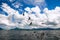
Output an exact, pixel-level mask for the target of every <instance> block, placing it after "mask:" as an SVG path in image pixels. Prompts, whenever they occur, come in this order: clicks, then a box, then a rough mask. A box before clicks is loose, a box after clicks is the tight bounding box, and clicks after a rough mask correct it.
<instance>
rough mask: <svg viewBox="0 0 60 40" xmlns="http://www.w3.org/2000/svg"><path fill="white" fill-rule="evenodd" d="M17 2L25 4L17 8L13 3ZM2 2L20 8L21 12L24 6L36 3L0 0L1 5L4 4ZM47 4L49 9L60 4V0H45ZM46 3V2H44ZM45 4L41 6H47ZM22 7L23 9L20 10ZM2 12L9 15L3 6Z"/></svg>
mask: <svg viewBox="0 0 60 40" xmlns="http://www.w3.org/2000/svg"><path fill="white" fill-rule="evenodd" d="M15 2H19V3H21V4H23V6H20V7H19V8H15V7H14V6H13V5H12V4H13V3H15ZM26 2H28V0H26ZM2 3H7V4H8V5H9V6H10V7H11V8H13V9H15V10H18V11H19V12H20V13H22V12H24V8H26V7H30V8H31V7H34V6H35V5H32V3H30V2H29V3H25V2H24V0H14V1H13V2H10V1H8V0H0V7H1V5H2ZM45 3H46V6H45V7H47V8H48V9H49V10H51V9H54V8H55V7H56V6H60V0H45ZM44 5H45V4H44ZM44 5H42V6H41V9H43V8H45V7H44ZM19 9H21V10H22V11H21V10H19ZM0 12H1V13H2V14H6V15H8V14H7V13H6V12H4V11H3V10H2V9H1V8H0Z"/></svg>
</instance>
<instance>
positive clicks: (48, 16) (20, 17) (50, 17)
mask: <svg viewBox="0 0 60 40" xmlns="http://www.w3.org/2000/svg"><path fill="white" fill-rule="evenodd" d="M1 8H2V9H3V10H4V11H5V12H7V13H8V16H5V15H2V14H0V28H2V29H6V30H9V29H14V28H21V29H24V28H26V29H27V27H28V28H29V29H32V28H60V27H59V26H60V19H59V18H60V7H56V8H55V9H53V10H48V8H45V9H44V10H43V12H44V13H43V14H41V10H40V8H39V6H36V7H33V8H29V7H26V8H25V12H24V13H22V14H19V12H18V11H17V10H14V9H12V8H11V7H10V6H8V5H7V4H6V3H2V7H1ZM26 11H27V12H26ZM32 12H34V14H33V13H32Z"/></svg>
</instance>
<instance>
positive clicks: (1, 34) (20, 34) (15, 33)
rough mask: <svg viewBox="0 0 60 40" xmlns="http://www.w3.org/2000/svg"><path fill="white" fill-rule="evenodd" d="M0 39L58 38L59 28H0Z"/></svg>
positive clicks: (32, 39)
mask: <svg viewBox="0 0 60 40" xmlns="http://www.w3.org/2000/svg"><path fill="white" fill-rule="evenodd" d="M0 40H60V30H0Z"/></svg>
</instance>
